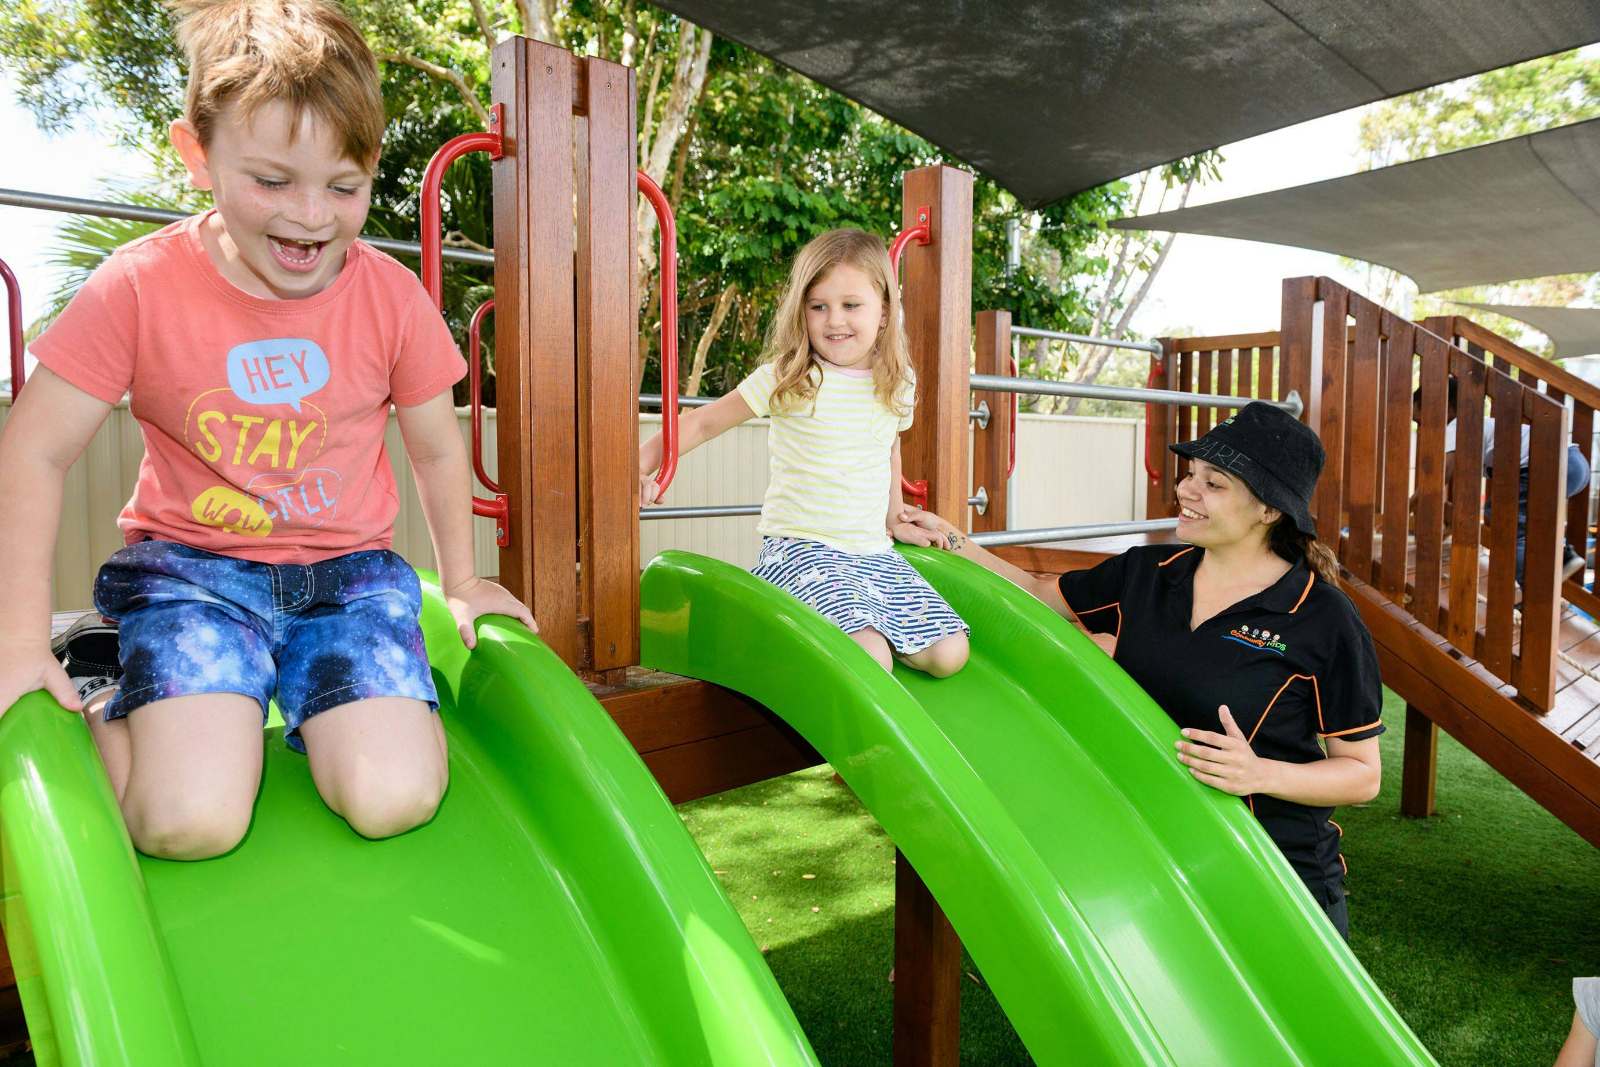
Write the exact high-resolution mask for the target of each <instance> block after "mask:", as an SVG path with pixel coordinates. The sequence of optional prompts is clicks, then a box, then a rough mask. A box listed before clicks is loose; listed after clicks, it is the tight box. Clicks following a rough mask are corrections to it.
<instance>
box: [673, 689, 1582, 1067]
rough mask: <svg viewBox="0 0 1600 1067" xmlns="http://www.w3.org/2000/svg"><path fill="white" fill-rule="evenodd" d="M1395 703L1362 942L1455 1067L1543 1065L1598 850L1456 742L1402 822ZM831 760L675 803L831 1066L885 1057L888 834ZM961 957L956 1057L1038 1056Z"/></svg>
mask: <svg viewBox="0 0 1600 1067" xmlns="http://www.w3.org/2000/svg"><path fill="white" fill-rule="evenodd" d="M1384 697H1385V703H1384V717H1385V719H1386V720H1387V721H1388V722H1389V724H1390V730H1389V732H1388V733H1387V734H1385V735H1384V737H1383V739H1382V742H1381V744H1382V747H1383V758H1384V765H1385V768H1386V773H1385V775H1384V785H1383V792H1382V794H1381V795H1380V796H1379V797H1378V799H1377V800H1375V801H1373V802H1372V803H1371V804H1367V805H1362V806H1360V807H1354V808H1344V809H1341V811H1340V812H1339V813H1338V814H1336V815H1335V819H1337V821H1338V822H1339V823H1340V824H1341V825H1342V826H1343V827H1344V830H1345V839H1344V851H1345V856H1346V858H1347V860H1348V862H1349V865H1350V876H1349V883H1348V891H1349V895H1350V925H1351V945H1352V947H1353V948H1354V949H1355V953H1356V955H1357V956H1358V957H1359V958H1360V959H1361V961H1362V962H1363V963H1364V964H1366V966H1367V969H1368V970H1370V971H1371V972H1372V975H1373V977H1374V978H1375V979H1376V980H1377V982H1378V985H1379V986H1380V987H1381V988H1382V989H1383V991H1384V992H1385V993H1386V994H1387V995H1388V996H1389V997H1390V999H1391V1000H1393V1001H1394V1003H1395V1006H1396V1007H1397V1008H1398V1009H1399V1011H1400V1014H1401V1015H1402V1016H1403V1017H1404V1018H1405V1020H1406V1021H1407V1022H1408V1023H1409V1024H1410V1025H1411V1027H1412V1028H1413V1029H1414V1030H1415V1031H1416V1032H1417V1034H1418V1036H1419V1037H1421V1038H1422V1040H1423V1042H1424V1043H1425V1044H1426V1045H1427V1046H1428V1048H1430V1049H1431V1050H1432V1051H1433V1053H1434V1055H1435V1056H1436V1057H1437V1058H1438V1060H1439V1062H1440V1064H1441V1065H1442V1067H1549V1065H1550V1064H1551V1063H1552V1061H1554V1059H1555V1055H1556V1052H1557V1050H1558V1049H1559V1048H1560V1047H1561V1042H1562V1040H1563V1039H1564V1038H1565V1036H1566V1032H1567V1027H1568V1026H1569V1025H1570V1023H1571V1020H1572V999H1571V989H1572V977H1573V976H1574V975H1578V974H1585V975H1592V974H1600V921H1597V917H1600V852H1597V851H1596V850H1595V849H1594V848H1592V847H1590V846H1589V845H1588V844H1586V843H1585V842H1584V841H1583V840H1582V839H1581V838H1579V837H1578V836H1577V835H1576V834H1574V833H1573V832H1572V831H1571V830H1569V829H1567V828H1566V827H1565V826H1564V825H1562V824H1561V823H1560V822H1559V821H1558V820H1557V819H1556V818H1555V817H1554V816H1552V815H1550V814H1549V813H1548V812H1546V811H1545V810H1544V809H1543V808H1541V807H1539V806H1538V805H1537V804H1535V803H1534V802H1533V801H1531V800H1529V799H1528V798H1527V797H1526V796H1525V795H1523V793H1522V792H1520V791H1519V790H1517V789H1516V788H1515V787H1513V786H1512V785H1510V784H1509V783H1508V782H1507V781H1506V780H1505V779H1504V778H1501V777H1500V776H1499V775H1497V774H1495V772H1494V771H1492V770H1490V769H1489V768H1488V767H1487V766H1486V765H1484V764H1483V763H1482V762H1481V761H1479V760H1478V758H1477V757H1475V756H1474V755H1472V754H1471V753H1470V752H1468V751H1466V750H1465V749H1464V748H1462V747H1461V746H1460V745H1459V744H1457V743H1456V742H1454V741H1453V740H1451V739H1450V738H1449V737H1448V736H1441V738H1440V741H1439V780H1438V806H1439V810H1440V814H1439V815H1438V816H1436V817H1434V818H1432V819H1426V820H1412V819H1402V818H1401V817H1400V814H1399V797H1400V755H1401V736H1402V734H1403V729H1402V726H1403V713H1404V707H1403V705H1402V704H1401V703H1400V702H1399V701H1398V700H1397V699H1396V698H1395V696H1394V694H1392V693H1389V692H1388V691H1387V690H1386V691H1385V693H1384ZM832 773H833V772H832V770H831V769H830V768H827V767H817V768H813V769H811V770H807V771H801V772H799V773H797V774H792V775H789V776H788V777H786V778H779V779H775V780H773V781H770V782H763V783H760V784H758V785H753V786H748V787H746V788H744V789H739V790H735V791H733V792H730V793H724V794H722V795H721V796H716V797H709V798H707V799H705V800H701V801H696V802H695V803H693V804H686V805H684V806H683V807H681V808H680V809H679V811H680V812H681V813H682V815H683V818H684V820H685V822H686V824H687V825H688V828H689V830H690V831H691V832H692V833H693V834H694V836H695V839H696V840H697V841H698V842H699V844H700V847H701V849H702V850H703V851H704V852H705V854H706V857H707V858H708V859H709V860H710V861H711V864H712V867H713V868H714V869H715V870H716V871H717V873H718V875H719V877H720V878H721V880H722V883H723V885H724V886H725V887H726V888H727V890H728V895H729V896H730V897H731V898H732V900H733V902H734V904H735V905H736V906H737V907H738V909H739V912H740V914H741V915H742V916H743V917H744V920H745V924H746V925H747V926H749V928H750V930H751V932H752V933H753V934H754V935H755V938H756V941H757V943H758V944H759V945H761V946H762V949H763V951H764V953H765V954H766V958H767V961H768V963H769V964H770V965H771V967H772V972H773V974H774V975H775V976H776V977H777V979H778V983H779V985H780V986H782V988H783V990H784V993H785V994H786V995H787V996H788V998H789V1002H790V1003H791V1004H792V1005H793V1006H794V1010H795V1014H796V1015H797V1016H798V1017H799V1019H800V1023H801V1025H802V1026H804V1027H805V1030H806V1033H807V1035H808V1036H809V1037H810V1038H811V1043H812V1045H813V1046H814V1047H815V1049H816V1051H817V1055H818V1057H819V1058H820V1059H821V1061H822V1062H823V1063H824V1064H827V1065H839V1067H845V1065H848V1067H872V1065H876V1064H884V1065H887V1064H889V1063H890V1062H891V1054H890V1019H891V1010H892V998H893V987H892V986H891V985H890V984H889V981H888V977H889V968H890V966H891V965H892V956H893V945H894V867H893V858H894V846H893V845H892V844H891V843H890V841H889V840H888V838H887V837H886V836H885V835H884V833H883V831H882V830H881V829H880V828H879V827H878V825H877V823H876V822H874V821H873V819H872V818H871V817H869V816H868V815H867V814H866V811H865V809H864V808H863V807H862V806H861V804H860V802H859V801H857V800H856V798H855V797H854V795H853V794H851V793H850V791H849V790H847V789H845V788H844V787H843V786H841V785H839V784H837V783H835V782H833V781H832V780H831V779H832ZM807 874H810V875H814V876H815V877H813V878H806V877H805V875H807ZM964 970H965V971H966V973H967V975H968V977H967V978H965V979H964V980H963V981H962V1004H961V1062H962V1063H963V1064H964V1065H968V1067H980V1065H981V1067H1013V1065H1020V1064H1027V1063H1030V1062H1031V1061H1030V1060H1029V1059H1028V1056H1027V1053H1026V1051H1024V1049H1023V1047H1022V1044H1021V1042H1020V1041H1019V1040H1018V1039H1017V1036H1016V1033H1015V1031H1013V1030H1012V1029H1011V1026H1010V1023H1008V1022H1007V1021H1006V1018H1005V1013H1004V1012H1003V1011H1001V1009H1000V1007H999V1005H998V1004H997V1003H996V1002H995V999H994V996H993V995H992V994H991V993H990V992H989V989H988V987H987V986H986V985H983V984H982V978H981V975H980V974H979V972H978V970H977V968H976V967H974V966H973V965H972V962H971V960H970V959H968V960H967V961H966V963H965V967H964Z"/></svg>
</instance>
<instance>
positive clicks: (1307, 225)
mask: <svg viewBox="0 0 1600 1067" xmlns="http://www.w3.org/2000/svg"><path fill="white" fill-rule="evenodd" d="M1596 8H1597V9H1600V2H1597V3H1596ZM1112 225H1113V226H1117V227H1121V228H1123V229H1134V230H1174V231H1178V232H1181V233H1203V234H1209V235H1211V236H1213V237H1238V238H1242V239H1244V240H1247V241H1266V242H1269V243H1271V244H1279V245H1294V246H1296V247H1299V248H1315V249H1317V250H1319V251H1323V252H1334V253H1336V254H1338V255H1342V256H1350V257H1352V258H1354V259H1361V260H1365V261H1367V262H1368V263H1378V264H1381V265H1383V266H1385V267H1393V268H1394V269H1395V270H1397V271H1399V272H1400V273H1401V274H1405V275H1409V276H1410V277H1411V278H1412V280H1414V281H1415V282H1416V283H1417V288H1418V289H1420V290H1421V291H1422V292H1425V293H1428V292H1433V291H1435V290H1438V289H1454V288H1456V287H1458V286H1463V285H1482V284H1484V283H1487V282H1504V281H1511V280H1513V279H1517V278H1540V277H1543V276H1545V275H1547V274H1569V273H1576V272H1581V271H1592V270H1600V119H1591V120H1589V121H1588V122H1577V123H1573V124H1572V125H1570V126H1557V127H1555V128H1554V129H1549V130H1541V131H1539V132H1538V133H1532V134H1528V135H1527V136H1525V137H1514V138H1512V139H1510V140H1507V141H1496V142H1494V143H1493V144H1486V145H1479V146H1477V147H1475V148H1464V149H1462V150H1461V151H1459V152H1447V153H1445V154H1443V155H1438V156H1430V157H1429V158H1427V159H1418V160H1414V161H1412V162H1410V163H1400V164H1397V165H1395V166H1392V167H1381V168H1379V169H1377V170H1369V171H1365V172H1363V173H1360V174H1351V175H1347V176H1345V177H1343V178H1332V179H1329V180H1328V181H1322V182H1314V183H1312V184H1310V185H1297V186H1294V187H1293V188H1290V189H1278V190H1276V191H1274V192H1270V193H1260V194H1258V195H1256V196H1244V197H1240V198H1238V199H1237V200H1224V201H1222V202H1220V203H1216V204H1204V205H1201V206H1200V207H1190V208H1184V209H1183V210H1182V211H1163V212H1160V213H1159V214H1155V215H1141V216H1139V217H1138V218H1133V219H1119V220H1117V221H1116V222H1114V223H1112Z"/></svg>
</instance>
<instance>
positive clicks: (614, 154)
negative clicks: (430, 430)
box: [563, 53, 639, 683]
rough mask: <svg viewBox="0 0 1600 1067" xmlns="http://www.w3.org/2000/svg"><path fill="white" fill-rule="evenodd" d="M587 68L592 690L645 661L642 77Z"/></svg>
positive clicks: (586, 557)
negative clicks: (637, 169)
mask: <svg viewBox="0 0 1600 1067" xmlns="http://www.w3.org/2000/svg"><path fill="white" fill-rule="evenodd" d="M563 54H565V53H563ZM577 62H578V63H579V65H580V69H581V70H582V72H583V75H584V77H583V79H582V84H581V85H579V87H578V92H579V100H580V102H581V104H582V107H583V111H584V113H585V118H584V119H582V120H580V122H579V124H578V134H579V136H578V151H577V153H576V157H577V183H576V190H577V208H578V212H577V222H578V225H577V412H578V415H577V441H578V478H577V484H578V515H579V535H578V545H577V549H578V561H579V568H578V573H579V576H580V577H579V581H580V597H579V608H580V611H581V613H582V615H583V616H585V617H586V618H587V619H588V620H589V625H588V627H587V628H586V629H584V630H583V631H582V632H581V635H580V636H581V638H582V643H581V646H580V647H579V648H578V665H579V666H582V667H584V668H586V670H584V672H583V673H584V675H585V676H586V677H587V678H588V679H589V680H591V681H598V682H606V683H616V682H620V681H621V680H622V676H623V674H624V672H625V670H626V668H627V667H628V666H629V665H631V664H634V663H638V662H639V503H638V493H637V486H638V461H637V459H636V457H637V456H638V454H639V415H638V412H639V401H638V389H637V384H638V383H637V380H636V379H637V376H638V363H639V360H638V344H639V331H638V327H637V324H636V319H637V317H638V307H639V300H638V294H637V293H636V292H635V290H636V288H637V286H638V282H637V278H638V271H637V269H636V267H635V264H636V260H635V256H634V245H635V243H636V240H637V237H636V234H635V233H634V203H635V192H634V182H635V179H634V145H635V138H634V132H633V131H634V115H633V110H634V90H633V77H634V74H633V70H632V69H631V68H628V67H625V66H622V65H621V64H619V63H608V62H606V61H605V60H603V59H594V58H587V59H581V60H578V61H577Z"/></svg>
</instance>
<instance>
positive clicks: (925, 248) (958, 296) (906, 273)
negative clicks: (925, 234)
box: [900, 164, 972, 524]
mask: <svg viewBox="0 0 1600 1067" xmlns="http://www.w3.org/2000/svg"><path fill="white" fill-rule="evenodd" d="M901 203H902V205H903V207H902V213H901V225H903V226H912V225H915V224H916V221H917V210H918V209H919V208H923V207H930V208H932V209H933V217H932V219H931V220H930V221H929V227H930V237H931V240H930V241H929V243H928V244H926V245H917V244H913V245H911V246H910V247H908V248H907V249H906V250H905V258H904V260H903V262H902V263H901V267H900V292H901V301H902V304H903V306H904V309H905V323H906V339H907V340H908V341H909V342H910V344H911V360H912V364H913V366H914V367H915V368H916V372H917V415H916V422H915V423H913V424H912V427H911V429H910V430H909V431H908V432H907V433H906V435H905V437H904V438H903V439H902V440H901V444H900V454H901V466H902V469H903V470H904V472H905V475H906V477H907V478H908V479H910V480H912V481H915V480H917V479H919V478H921V479H926V480H927V482H928V509H929V510H930V511H933V512H935V513H937V514H939V515H943V516H944V517H946V518H948V519H949V520H950V521H951V522H955V523H962V524H964V523H965V520H966V516H967V497H968V488H967V432H968V430H967V424H968V421H969V420H968V416H967V413H968V412H969V411H971V410H972V408H971V402H972V400H971V391H970V389H969V388H968V385H967V376H968V374H969V370H968V368H969V367H970V366H971V361H972V175H971V174H970V173H968V172H967V171H964V170H960V169H958V168H956V167H947V166H944V165H943V164H940V165H938V166H933V167H923V168H922V169H920V170H913V171H908V172H906V176H905V186H904V189H903V191H902V194H901Z"/></svg>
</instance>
